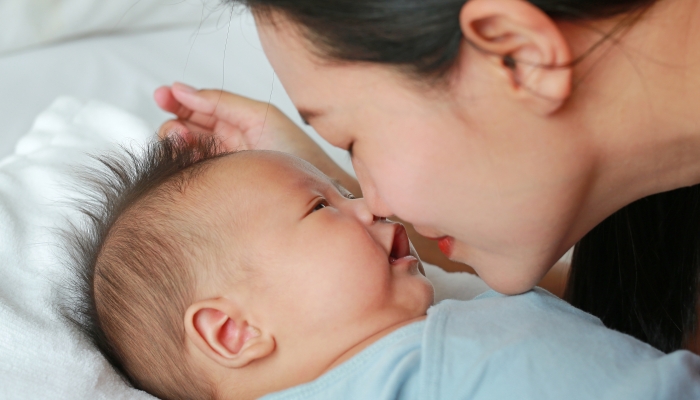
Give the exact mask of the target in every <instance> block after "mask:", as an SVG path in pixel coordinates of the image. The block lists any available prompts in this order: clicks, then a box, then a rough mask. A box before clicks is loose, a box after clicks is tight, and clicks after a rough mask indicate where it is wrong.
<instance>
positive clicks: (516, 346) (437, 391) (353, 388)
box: [263, 289, 700, 400]
mask: <svg viewBox="0 0 700 400" xmlns="http://www.w3.org/2000/svg"><path fill="white" fill-rule="evenodd" d="M263 399H265V400H281V399H285V400H288V399H334V400H336V399H339V400H342V399H363V400H364V399H372V400H374V399H387V400H388V399H421V400H437V399H538V400H539V399H610V400H620V399H672V400H681V399H695V400H697V399H700V357H698V356H696V355H694V354H692V353H690V352H687V351H677V352H674V353H671V354H668V355H666V354H664V353H662V352H660V351H658V350H656V349H654V348H653V347H651V346H649V345H647V344H645V343H642V342H640V341H638V340H636V339H634V338H632V337H631V336H628V335H625V334H622V333H619V332H616V331H613V330H610V329H607V328H605V327H604V326H603V325H602V323H601V322H600V320H599V319H598V318H595V317H593V316H592V315H590V314H586V313H584V312H582V311H580V310H577V309H575V308H574V307H572V306H570V305H569V304H567V303H566V302H564V301H562V300H560V299H558V298H556V297H555V296H553V295H551V294H549V293H548V292H546V291H544V290H541V289H535V290H533V291H530V292H528V293H525V294H522V295H519V296H503V295H500V294H498V293H496V292H493V291H489V292H486V293H484V294H482V295H481V296H479V297H477V298H476V299H474V300H471V301H456V300H445V301H443V302H441V303H439V304H438V305H436V306H433V307H431V308H430V309H429V310H428V318H427V319H426V320H425V321H421V322H416V323H413V324H411V325H408V326H405V327H403V328H400V329H398V330H396V331H394V332H392V333H391V334H389V335H387V336H385V337H384V338H382V339H380V340H379V341H377V342H375V343H374V344H372V345H371V346H369V347H367V348H366V349H365V350H363V351H362V352H360V353H359V354H357V355H356V356H355V357H353V358H352V359H350V360H348V361H347V362H345V363H343V364H341V365H340V366H338V367H336V368H334V369H333V370H331V371H329V372H327V373H326V374H324V375H322V376H321V377H319V378H318V379H316V380H314V381H312V382H309V383H307V384H304V385H300V386H296V387H293V388H291V389H287V390H284V391H281V392H277V393H273V394H270V395H267V396H265V397H263Z"/></svg>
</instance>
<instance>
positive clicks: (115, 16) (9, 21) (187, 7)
mask: <svg viewBox="0 0 700 400" xmlns="http://www.w3.org/2000/svg"><path fill="white" fill-rule="evenodd" d="M223 9H224V6H223V2H222V0H116V1H115V0H112V1H110V0H2V1H0V54H4V53H8V52H10V51H16V50H22V49H26V48H28V47H32V46H37V45H42V44H48V43H53V42H57V41H63V40H68V39H73V38H77V37H81V36H86V35H93V34H105V33H112V32H125V31H133V30H145V29H159V28H165V27H173V26H182V25H192V26H197V24H199V23H200V22H201V21H203V20H207V19H216V17H215V18H209V17H210V15H211V14H212V13H217V17H218V12H220V11H222V10H223Z"/></svg>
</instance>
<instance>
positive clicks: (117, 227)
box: [64, 137, 226, 399]
mask: <svg viewBox="0 0 700 400" xmlns="http://www.w3.org/2000/svg"><path fill="white" fill-rule="evenodd" d="M224 155H226V153H224V152H223V151H222V150H221V148H220V146H219V144H218V142H217V141H216V140H215V139H213V138H211V137H192V138H191V139H188V140H187V141H185V140H183V139H180V138H179V137H173V138H168V139H165V140H162V141H158V142H152V143H150V144H148V145H147V146H146V147H145V148H144V149H143V150H142V151H141V150H138V151H134V150H129V149H126V148H124V149H123V152H121V153H112V154H108V155H104V156H99V157H94V158H95V159H96V160H97V161H98V162H99V163H98V165H99V166H98V167H96V168H91V169H89V170H88V171H87V172H85V173H84V174H83V175H84V178H85V182H86V183H87V190H83V192H84V193H85V195H86V196H87V200H83V201H81V204H80V206H79V209H80V211H81V212H82V214H83V215H84V216H85V223H84V224H83V225H82V226H81V225H73V227H72V229H71V230H70V231H69V232H67V233H66V239H67V241H66V244H67V250H68V253H69V257H70V258H69V259H70V262H71V265H72V268H73V269H74V271H75V274H74V275H73V276H74V278H73V279H74V281H72V282H70V284H69V285H68V287H69V291H70V295H69V297H70V301H69V302H68V306H67V308H66V309H65V311H64V315H65V316H66V317H67V318H68V319H69V321H70V322H71V323H73V324H74V325H75V326H77V327H78V329H79V330H80V331H82V332H83V333H84V334H85V335H87V337H88V338H89V339H90V340H91V341H92V343H94V345H95V346H96V347H97V348H98V349H99V350H100V352H101V353H102V354H103V355H104V356H105V358H107V360H108V361H109V362H110V363H111V364H112V365H113V366H114V368H115V369H116V370H117V371H118V372H119V373H120V375H121V376H122V377H123V378H124V379H126V380H127V381H128V382H129V383H131V384H132V385H133V386H134V387H136V388H138V389H142V390H146V391H148V392H149V393H151V394H154V395H156V396H159V397H161V398H168V399H181V398H183V399H184V398H186V399H200V398H212V397H213V395H214V393H213V389H212V384H211V382H210V381H209V380H208V379H207V378H206V377H204V376H202V374H201V373H199V372H198V371H197V370H196V369H195V368H193V367H192V366H191V364H190V363H189V362H188V361H187V358H186V350H185V330H184V321H183V320H184V314H185V311H186V308H187V307H188V306H189V304H191V302H192V301H193V300H194V296H195V288H196V275H195V271H194V268H195V267H201V260H202V259H206V255H205V253H206V251H205V250H204V248H206V247H207V245H208V244H209V242H210V241H211V240H212V236H213V235H215V234H214V233H213V232H210V231H209V230H207V229H202V228H201V227H200V226H198V224H196V223H194V222H195V221H196V219H195V218H196V217H197V216H196V214H197V213H196V210H192V211H191V212H190V211H189V210H188V212H177V210H178V207H176V205H177V204H179V202H180V201H181V200H183V199H185V196H186V193H187V192H188V191H189V190H194V188H193V186H195V185H196V184H197V183H196V182H195V180H196V178H197V177H198V176H200V175H201V174H202V173H203V172H204V171H205V170H206V168H207V167H208V166H209V165H211V161H212V160H215V159H218V158H220V157H222V156H224ZM194 208H196V207H194ZM179 210H180V211H182V208H180V209H179ZM193 214H194V215H193ZM194 260H200V262H195V261H194Z"/></svg>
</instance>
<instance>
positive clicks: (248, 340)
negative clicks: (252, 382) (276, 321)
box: [185, 298, 275, 368]
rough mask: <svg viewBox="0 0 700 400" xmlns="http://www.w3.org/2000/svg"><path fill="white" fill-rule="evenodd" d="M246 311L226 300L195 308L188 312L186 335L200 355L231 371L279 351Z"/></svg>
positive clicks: (186, 316) (190, 308) (214, 301)
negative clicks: (247, 317) (249, 320)
mask: <svg viewBox="0 0 700 400" xmlns="http://www.w3.org/2000/svg"><path fill="white" fill-rule="evenodd" d="M242 311H243V310H241V309H240V308H239V307H238V306H237V305H236V304H234V303H233V302H232V301H230V300H229V299H226V298H218V299H209V300H204V301H199V302H197V303H195V304H192V305H191V306H190V307H189V308H188V309H187V312H185V332H186V333H187V337H188V338H189V339H190V340H191V341H192V343H193V344H194V345H195V346H196V348H197V349H199V351H201V352H202V353H203V354H204V355H205V356H207V357H209V358H210V359H212V360H214V361H215V362H217V363H219V364H220V365H222V366H224V367H227V368H241V367H245V366H246V365H248V364H250V363H251V362H253V361H255V360H259V359H263V358H265V357H267V356H268V355H270V354H271V353H272V352H273V351H274V350H275V340H274V338H273V337H272V336H271V335H270V334H268V333H266V332H264V331H262V330H261V329H260V328H258V327H255V326H252V325H250V324H249V323H248V321H247V320H246V319H245V318H244V317H243V312H242Z"/></svg>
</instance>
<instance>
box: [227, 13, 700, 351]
mask: <svg viewBox="0 0 700 400" xmlns="http://www.w3.org/2000/svg"><path fill="white" fill-rule="evenodd" d="M229 1H230V2H231V3H233V4H242V5H245V6H248V7H250V8H251V9H252V10H253V12H254V13H256V14H257V15H260V16H263V17H264V16H266V15H270V14H269V13H270V12H279V13H281V14H282V15H284V16H285V17H287V18H289V19H290V20H291V21H293V22H295V23H297V24H298V25H299V26H300V27H301V28H302V30H301V32H302V33H303V34H304V35H305V37H306V38H307V39H308V40H310V42H311V43H312V44H313V45H314V46H315V47H316V49H317V50H318V51H319V52H320V54H321V55H323V56H325V57H328V58H330V59H338V60H347V61H364V62H375V63H382V64H387V65H392V66H396V67H399V68H401V69H404V70H408V71H410V72H412V73H414V74H415V75H417V76H419V77H431V76H440V75H442V73H443V72H445V71H447V70H448V69H449V67H450V66H451V65H452V63H453V62H454V60H455V58H456V56H457V52H458V50H459V45H460V42H461V40H462V31H461V29H460V26H459V12H460V9H461V8H462V7H463V6H464V4H465V0H229ZM529 1H530V3H532V4H533V5H535V6H537V7H538V8H539V9H541V10H542V11H543V12H544V13H546V14H547V15H549V16H550V17H551V18H553V19H556V20H568V21H585V20H593V19H601V18H608V17H614V16H618V15H630V16H635V15H636V14H638V13H639V12H643V11H644V10H645V9H647V8H648V7H650V6H651V5H653V4H654V3H655V2H656V0H529ZM623 20H625V19H624V18H623ZM603 39H605V37H604V38H603ZM699 203H700V186H694V187H691V188H686V189H679V190H674V191H672V192H668V193H662V194H657V195H654V196H650V197H648V198H645V199H642V200H639V201H637V202H635V203H633V204H630V205H628V206H627V207H625V208H623V209H621V210H619V211H618V212H616V213H615V214H613V215H612V216H610V217H609V218H608V219H606V220H605V221H604V222H603V223H601V224H600V225H599V226H598V227H596V228H595V229H593V230H592V231H591V232H589V233H588V234H587V235H586V236H585V237H584V238H583V239H582V240H581V242H580V243H579V244H578V245H577V246H576V250H575V252H574V257H573V262H572V266H571V275H570V280H569V284H568V287H567V294H566V298H567V300H569V301H570V302H571V303H572V304H573V305H575V306H577V307H579V308H582V309H583V310H585V311H588V312H590V313H592V314H594V315H596V316H598V317H600V318H601V319H602V320H603V322H604V323H605V324H606V325H607V326H609V327H611V328H614V329H617V330H619V331H622V332H625V333H628V334H631V335H633V336H635V337H637V338H639V339H641V340H643V341H646V342H648V343H650V344H651V345H653V346H655V347H657V348H659V349H661V350H663V351H671V350H675V349H678V348H680V347H681V346H682V345H683V341H684V338H685V337H686V336H685V335H688V334H690V333H694V331H695V321H696V313H695V304H696V297H697V284H698V270H699V266H700V257H699V254H698V252H699V251H700V209H699V208H698V204H699Z"/></svg>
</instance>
